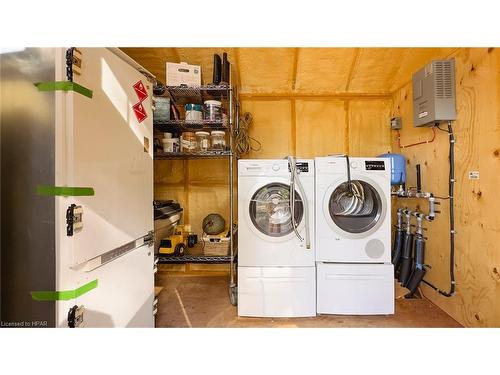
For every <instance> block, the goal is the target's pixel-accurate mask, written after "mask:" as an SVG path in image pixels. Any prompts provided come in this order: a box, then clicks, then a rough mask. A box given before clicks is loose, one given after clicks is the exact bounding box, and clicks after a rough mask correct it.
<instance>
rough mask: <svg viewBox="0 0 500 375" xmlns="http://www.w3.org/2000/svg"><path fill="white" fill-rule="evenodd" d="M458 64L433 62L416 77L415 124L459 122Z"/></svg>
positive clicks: (414, 81)
mask: <svg viewBox="0 0 500 375" xmlns="http://www.w3.org/2000/svg"><path fill="white" fill-rule="evenodd" d="M456 117H457V114H456V109H455V60H454V59H450V60H433V61H432V62H430V63H429V64H427V65H426V66H424V67H423V68H422V69H420V70H419V71H418V72H416V73H415V74H413V124H414V126H432V125H434V123H436V122H440V121H449V120H455V119H456Z"/></svg>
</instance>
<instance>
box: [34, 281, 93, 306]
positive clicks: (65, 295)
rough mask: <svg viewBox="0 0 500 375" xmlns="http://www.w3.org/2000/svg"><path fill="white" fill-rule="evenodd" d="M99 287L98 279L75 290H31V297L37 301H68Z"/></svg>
mask: <svg viewBox="0 0 500 375" xmlns="http://www.w3.org/2000/svg"><path fill="white" fill-rule="evenodd" d="M95 288H97V279H95V280H93V281H91V282H89V283H87V284H85V285H82V286H81V287H79V288H77V289H74V290H63V291H61V292H57V291H56V292H51V291H38V292H31V298H33V299H34V300H35V301H67V300H70V299H75V298H78V297H80V296H81V295H82V294H85V293H87V292H90V291H91V290H92V289H95Z"/></svg>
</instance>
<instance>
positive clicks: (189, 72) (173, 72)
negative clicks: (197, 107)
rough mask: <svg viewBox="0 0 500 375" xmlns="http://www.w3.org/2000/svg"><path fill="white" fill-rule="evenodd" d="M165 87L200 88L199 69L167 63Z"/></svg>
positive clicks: (197, 67) (186, 64) (198, 67)
mask: <svg viewBox="0 0 500 375" xmlns="http://www.w3.org/2000/svg"><path fill="white" fill-rule="evenodd" d="M166 77H167V86H181V85H186V86H201V67H200V66H199V65H189V64H188V63H185V62H181V63H180V64H177V63H171V62H167V76H166Z"/></svg>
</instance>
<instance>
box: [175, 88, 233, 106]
mask: <svg viewBox="0 0 500 375" xmlns="http://www.w3.org/2000/svg"><path fill="white" fill-rule="evenodd" d="M166 90H167V91H168V93H169V95H170V97H171V98H172V100H173V101H174V102H175V103H176V104H181V103H203V102H204V101H205V100H227V99H228V98H229V95H230V93H231V90H232V88H231V87H230V86H229V85H203V86H193V87H185V86H166Z"/></svg>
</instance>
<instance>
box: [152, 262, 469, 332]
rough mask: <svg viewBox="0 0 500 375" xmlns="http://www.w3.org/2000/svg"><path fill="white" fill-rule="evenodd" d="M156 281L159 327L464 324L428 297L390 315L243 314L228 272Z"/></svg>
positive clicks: (400, 304)
mask: <svg viewBox="0 0 500 375" xmlns="http://www.w3.org/2000/svg"><path fill="white" fill-rule="evenodd" d="M156 285H157V286H161V287H163V289H162V291H161V292H160V293H159V303H158V314H157V316H156V326H157V327H311V328H314V327H460V324H458V323H457V322H456V321H455V320H453V319H452V318H451V317H450V316H448V315H447V314H446V313H444V312H443V311H442V310H440V309H439V308H438V307H436V306H435V305H433V304H432V303H430V302H429V301H428V300H426V299H413V300H404V299H400V300H397V301H396V313H395V314H394V315H390V316H343V315H322V316H317V317H314V318H293V319H291V318H278V319H277V318H273V319H271V318H241V317H238V315H237V308H236V307H234V306H232V305H231V304H230V303H229V296H228V277H227V276H196V275H171V274H168V273H167V272H159V273H158V274H157V277H156ZM397 294H398V293H397Z"/></svg>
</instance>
